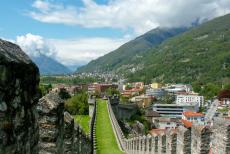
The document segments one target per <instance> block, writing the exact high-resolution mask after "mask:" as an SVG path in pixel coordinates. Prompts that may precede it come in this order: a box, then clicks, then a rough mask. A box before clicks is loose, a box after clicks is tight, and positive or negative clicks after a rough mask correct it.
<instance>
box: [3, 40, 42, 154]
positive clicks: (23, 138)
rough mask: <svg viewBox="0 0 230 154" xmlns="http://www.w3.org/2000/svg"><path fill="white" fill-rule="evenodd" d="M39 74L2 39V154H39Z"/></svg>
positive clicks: (18, 49) (28, 61)
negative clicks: (37, 108)
mask: <svg viewBox="0 0 230 154" xmlns="http://www.w3.org/2000/svg"><path fill="white" fill-rule="evenodd" d="M38 84H39V71H38V68H37V67H36V65H35V64H34V63H33V62H32V61H31V60H30V59H29V57H28V56H27V55H26V54H24V53H23V51H22V50H21V49H20V47H18V46H17V45H15V44H12V43H10V42H7V41H3V40H1V39H0V153H1V154H24V153H28V154H29V153H33V154H37V153H38V146H37V144H38V137H39V136H38V125H37V116H36V115H37V113H36V107H35V106H36V104H37V101H38V97H39V96H38Z"/></svg>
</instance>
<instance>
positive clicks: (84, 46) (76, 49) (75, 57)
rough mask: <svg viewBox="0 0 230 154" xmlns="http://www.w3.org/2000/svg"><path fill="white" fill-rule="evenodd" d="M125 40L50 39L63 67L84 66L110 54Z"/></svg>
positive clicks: (125, 39) (125, 40)
mask: <svg viewBox="0 0 230 154" xmlns="http://www.w3.org/2000/svg"><path fill="white" fill-rule="evenodd" d="M127 41H128V39H127V38H124V39H123V38H122V39H111V38H83V39H72V40H57V39H50V40H49V42H50V44H52V45H53V46H55V48H56V49H57V51H58V52H57V59H59V61H61V62H62V63H63V64H65V65H73V64H86V63H88V62H89V61H91V60H93V59H96V58H98V57H100V56H103V55H105V54H106V53H108V52H111V51H113V50H115V49H116V48H118V47H119V46H121V45H122V44H124V43H125V42H127Z"/></svg>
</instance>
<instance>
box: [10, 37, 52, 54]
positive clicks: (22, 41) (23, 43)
mask: <svg viewBox="0 0 230 154" xmlns="http://www.w3.org/2000/svg"><path fill="white" fill-rule="evenodd" d="M14 42H15V43H16V44H18V45H19V46H20V47H21V48H22V49H23V51H25V52H26V53H27V54H28V55H30V56H39V55H40V54H44V55H46V56H53V57H54V56H55V54H56V50H55V48H54V47H53V46H52V45H51V44H49V43H48V42H47V41H46V40H45V39H44V38H43V37H41V36H39V35H33V34H30V33H28V34H26V35H24V36H17V38H16V41H14Z"/></svg>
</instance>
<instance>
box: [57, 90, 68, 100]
mask: <svg viewBox="0 0 230 154" xmlns="http://www.w3.org/2000/svg"><path fill="white" fill-rule="evenodd" d="M58 95H59V96H60V97H61V98H62V99H64V100H66V99H69V98H71V95H70V94H69V93H68V91H67V90H66V89H65V88H62V89H60V91H59V93H58Z"/></svg>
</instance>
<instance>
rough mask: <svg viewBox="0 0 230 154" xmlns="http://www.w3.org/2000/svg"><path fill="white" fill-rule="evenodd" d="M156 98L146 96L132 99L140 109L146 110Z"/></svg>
mask: <svg viewBox="0 0 230 154" xmlns="http://www.w3.org/2000/svg"><path fill="white" fill-rule="evenodd" d="M154 99H155V98H154V97H153V96H146V95H140V96H134V97H133V98H131V99H130V101H131V102H133V103H136V104H137V105H138V107H141V108H146V107H149V106H150V105H151V103H152V102H153V100H154Z"/></svg>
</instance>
